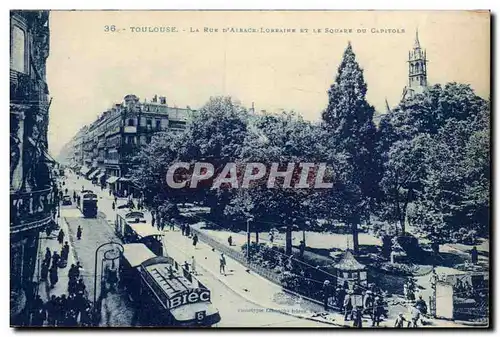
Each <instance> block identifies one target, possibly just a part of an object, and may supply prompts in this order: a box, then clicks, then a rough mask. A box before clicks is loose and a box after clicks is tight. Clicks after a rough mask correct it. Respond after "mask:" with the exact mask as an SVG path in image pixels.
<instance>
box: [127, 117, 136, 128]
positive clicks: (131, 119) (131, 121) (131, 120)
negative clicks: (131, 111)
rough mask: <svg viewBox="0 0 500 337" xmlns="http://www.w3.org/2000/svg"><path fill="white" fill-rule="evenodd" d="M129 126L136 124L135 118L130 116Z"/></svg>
mask: <svg viewBox="0 0 500 337" xmlns="http://www.w3.org/2000/svg"><path fill="white" fill-rule="evenodd" d="M128 126H135V123H134V119H133V118H129V120H128Z"/></svg>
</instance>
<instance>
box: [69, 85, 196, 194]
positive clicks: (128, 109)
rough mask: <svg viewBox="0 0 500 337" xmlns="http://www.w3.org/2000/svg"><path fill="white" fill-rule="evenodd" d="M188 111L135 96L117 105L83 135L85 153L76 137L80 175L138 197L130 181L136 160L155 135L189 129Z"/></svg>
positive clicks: (155, 99) (161, 100)
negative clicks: (142, 147)
mask: <svg viewBox="0 0 500 337" xmlns="http://www.w3.org/2000/svg"><path fill="white" fill-rule="evenodd" d="M193 111H194V110H192V109H191V108H190V107H189V106H188V107H186V108H178V107H170V106H169V105H168V104H167V99H166V97H164V96H160V97H158V96H157V95H155V96H154V97H153V99H151V100H149V101H147V100H144V102H140V100H139V97H137V96H136V95H133V94H129V95H126V96H125V97H124V98H123V102H121V103H117V104H114V105H113V107H112V108H110V109H109V110H107V111H105V112H103V113H102V114H101V115H100V116H99V117H98V118H97V120H95V121H94V122H92V123H91V124H89V125H88V126H86V127H85V128H86V129H85V131H84V132H82V130H83V129H82V130H81V131H80V132H82V133H83V134H82V136H81V138H82V141H81V144H82V146H81V149H82V150H81V153H82V158H83V159H82V160H80V159H79V158H77V157H79V155H80V150H79V149H78V147H77V145H78V142H77V141H76V139H77V136H75V137H73V139H72V141H70V143H71V144H72V146H73V147H74V154H75V157H74V158H72V161H73V162H75V163H79V164H80V168H79V169H80V172H81V173H82V174H84V175H86V176H87V177H88V178H89V179H95V180H96V182H97V183H100V184H109V186H110V187H111V188H112V189H113V190H114V191H116V192H118V193H124V192H125V191H127V193H138V192H139V191H138V190H137V186H135V185H134V183H133V182H132V181H131V180H130V171H131V169H132V167H133V163H132V162H131V159H132V157H133V156H134V155H135V154H136V153H137V152H138V151H139V150H140V148H141V146H144V145H146V144H149V143H150V142H151V140H152V137H153V135H154V134H155V133H158V132H160V131H167V130H170V131H172V132H179V131H181V130H183V129H184V128H185V126H186V123H187V120H188V118H189V115H190V114H191V112H193Z"/></svg>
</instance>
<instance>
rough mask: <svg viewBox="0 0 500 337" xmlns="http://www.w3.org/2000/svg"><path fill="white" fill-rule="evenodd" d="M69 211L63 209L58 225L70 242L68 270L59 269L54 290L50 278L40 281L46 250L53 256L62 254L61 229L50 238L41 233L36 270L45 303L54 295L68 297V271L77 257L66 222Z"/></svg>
mask: <svg viewBox="0 0 500 337" xmlns="http://www.w3.org/2000/svg"><path fill="white" fill-rule="evenodd" d="M67 211H68V210H66V209H64V208H61V217H60V218H59V219H58V224H59V227H60V229H62V230H63V231H64V241H68V244H69V245H70V250H69V256H68V264H67V265H66V268H59V269H58V278H59V280H58V282H57V283H56V284H55V286H54V288H50V281H49V280H48V279H49V277H47V280H45V281H39V278H40V269H39V268H41V263H42V261H43V259H44V257H45V250H46V249H47V247H48V248H49V249H50V252H51V254H54V251H57V252H58V253H59V254H61V248H62V245H60V244H59V242H57V234H58V233H59V229H58V230H55V231H52V233H51V235H50V236H49V237H47V236H46V234H45V232H43V233H40V249H39V252H38V261H37V266H36V269H35V278H36V280H37V282H38V295H40V297H41V298H42V300H43V301H44V302H47V301H48V300H50V297H51V296H52V295H55V296H60V295H62V294H65V295H68V281H69V277H68V271H69V268H70V267H71V264H76V261H77V259H76V257H75V250H74V248H73V245H72V242H71V240H70V239H69V235H70V234H69V229H68V225H67V223H66V221H64V214H65V213H66V212H67Z"/></svg>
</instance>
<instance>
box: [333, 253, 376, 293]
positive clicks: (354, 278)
mask: <svg viewBox="0 0 500 337" xmlns="http://www.w3.org/2000/svg"><path fill="white" fill-rule="evenodd" d="M334 267H335V270H336V271H337V284H338V285H339V286H341V287H343V286H344V285H345V284H347V286H348V288H349V289H351V290H353V287H354V285H355V284H358V285H360V286H363V287H366V286H367V285H368V281H367V271H366V266H365V265H364V264H362V263H360V262H359V261H358V260H356V258H355V257H354V255H353V254H352V252H351V251H350V250H347V251H346V252H345V253H344V255H342V257H341V258H340V261H339V262H338V263H337V264H335V266H334Z"/></svg>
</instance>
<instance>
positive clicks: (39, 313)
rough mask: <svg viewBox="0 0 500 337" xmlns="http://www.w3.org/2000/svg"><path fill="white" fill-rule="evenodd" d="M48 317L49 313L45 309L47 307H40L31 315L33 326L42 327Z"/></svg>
mask: <svg viewBox="0 0 500 337" xmlns="http://www.w3.org/2000/svg"><path fill="white" fill-rule="evenodd" d="M46 319H47V313H46V311H45V308H43V307H42V308H38V309H36V310H35V311H34V312H33V315H32V317H31V326H33V327H42V326H43V323H44V322H45V320H46Z"/></svg>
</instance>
